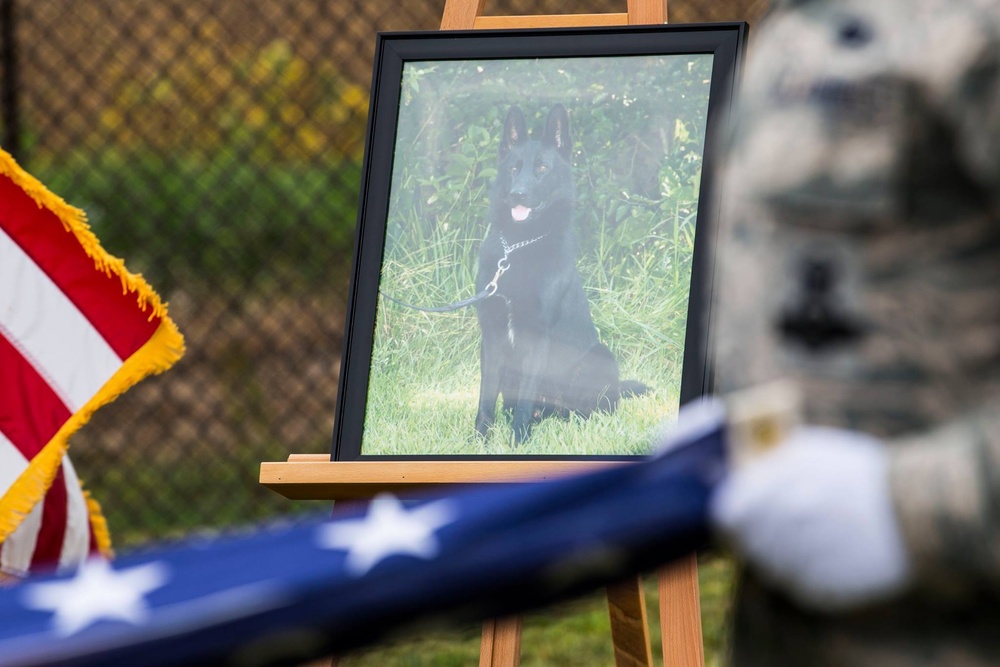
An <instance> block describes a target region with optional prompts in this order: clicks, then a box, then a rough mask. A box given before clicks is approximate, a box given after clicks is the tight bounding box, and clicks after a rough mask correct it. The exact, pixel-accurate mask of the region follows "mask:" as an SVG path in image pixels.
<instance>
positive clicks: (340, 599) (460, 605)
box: [0, 418, 726, 666]
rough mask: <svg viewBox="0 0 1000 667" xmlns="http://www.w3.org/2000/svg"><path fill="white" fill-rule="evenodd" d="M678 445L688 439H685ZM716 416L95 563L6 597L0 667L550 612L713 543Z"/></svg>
mask: <svg viewBox="0 0 1000 667" xmlns="http://www.w3.org/2000/svg"><path fill="white" fill-rule="evenodd" d="M678 437H681V438H682V439H681V440H678ZM724 440H725V436H724V428H723V423H722V420H721V418H719V419H716V420H713V421H710V422H705V423H703V424H702V425H701V427H700V428H698V429H695V430H691V429H687V430H686V431H685V432H684V433H682V434H679V436H674V437H673V441H672V442H671V446H670V447H668V448H667V450H666V451H664V452H663V453H662V454H660V455H658V456H655V457H653V458H650V459H645V460H642V461H639V462H636V463H628V464H624V465H620V466H615V467H610V468H608V469H605V470H601V471H599V472H594V473H589V474H585V475H579V476H574V477H568V478H565V479H561V480H556V481H552V482H544V483H531V484H529V483H525V484H511V485H502V486H493V485H490V486H489V487H477V488H473V489H469V490H466V491H463V492H460V493H453V494H448V495H438V496H433V497H427V498H424V499H421V500H417V501H407V502H403V501H400V500H398V499H397V498H395V497H393V496H390V495H383V496H379V497H376V498H375V499H374V500H373V501H372V502H371V504H370V505H369V506H368V507H367V508H366V509H365V510H364V511H359V512H356V513H354V514H346V513H345V515H344V516H342V517H339V518H337V519H335V520H332V521H330V520H314V521H310V522H305V523H302V524H296V525H294V526H286V527H281V528H276V527H271V528H268V529H262V530H261V531H260V532H258V533H256V534H253V535H249V536H239V537H227V538H220V539H216V540H211V541H208V540H203V541H192V542H187V543H184V544H180V545H175V546H171V547H168V548H164V549H161V550H156V551H148V552H145V553H141V554H133V555H130V556H123V557H120V558H118V559H117V560H116V561H115V563H114V564H109V563H107V562H105V561H101V560H98V561H90V562H88V563H87V564H85V565H84V566H83V567H81V568H80V570H79V571H78V572H77V573H76V574H74V575H61V576H56V577H51V578H45V579H42V578H32V579H29V580H28V581H26V582H25V583H24V584H22V585H20V586H18V587H16V588H15V589H8V590H0V619H3V622H2V623H0V663H2V664H3V665H20V666H26V665H74V666H82V665H122V666H124V665H130V666H131V665H146V666H154V665H185V666H187V665H216V664H252V665H267V664H294V663H295V661H302V660H307V659H310V658H316V657H321V656H323V655H327V654H331V653H339V652H344V651H347V650H350V649H353V648H357V647H359V646H362V645H364V644H368V643H371V642H373V641H376V640H377V639H379V638H380V637H382V636H384V635H385V634H386V633H388V632H390V631H394V630H399V629H400V628H402V627H405V626H408V625H411V624H415V623H421V624H422V623H425V622H427V621H429V620H433V619H437V620H442V619H454V620H458V619H461V620H477V619H484V618H490V617H496V616H503V615H506V614H511V613H515V612H521V611H525V610H527V609H531V608H535V607H538V606H540V605H545V604H548V603H551V602H555V601H557V600H560V599H563V598H565V597H567V596H571V595H573V594H577V593H580V592H583V591H584V590H588V589H591V588H594V587H598V586H601V585H605V584H608V583H612V582H615V581H618V580H620V579H622V578H623V577H625V576H628V575H630V574H634V573H637V572H641V571H644V570H648V569H650V568H653V567H656V566H658V565H660V564H663V563H666V562H668V561H670V560H672V559H675V558H678V557H680V556H683V555H685V554H689V553H691V552H692V551H694V550H697V549H699V548H701V547H703V546H705V545H706V544H707V541H708V538H709V531H708V527H707V522H706V512H707V504H708V499H709V496H710V493H711V490H712V488H713V485H714V483H715V481H716V480H717V479H718V478H719V477H720V476H721V475H722V474H723V472H724V469H725V465H726V461H725V458H726V453H725V449H726V448H725V445H724Z"/></svg>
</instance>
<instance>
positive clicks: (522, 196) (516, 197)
mask: <svg viewBox="0 0 1000 667" xmlns="http://www.w3.org/2000/svg"><path fill="white" fill-rule="evenodd" d="M527 200H528V193H527V192H526V191H525V190H524V189H522V188H514V189H513V190H511V191H510V201H511V203H512V204H523V203H525V202H526V201H527Z"/></svg>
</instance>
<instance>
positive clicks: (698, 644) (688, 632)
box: [659, 554, 705, 667]
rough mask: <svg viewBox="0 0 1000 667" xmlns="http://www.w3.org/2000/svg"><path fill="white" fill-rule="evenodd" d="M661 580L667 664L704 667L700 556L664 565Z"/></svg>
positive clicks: (661, 609) (682, 666)
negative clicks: (699, 580)
mask: <svg viewBox="0 0 1000 667" xmlns="http://www.w3.org/2000/svg"><path fill="white" fill-rule="evenodd" d="M659 579H660V625H661V626H662V629H663V664H664V667H703V666H704V664H705V647H704V646H703V644H702V638H701V600H700V599H699V597H698V558H697V556H696V555H695V554H691V555H690V556H687V557H686V558H683V559H681V560H679V561H677V562H676V563H673V564H671V565H668V566H667V567H664V568H663V569H661V570H660V572H659Z"/></svg>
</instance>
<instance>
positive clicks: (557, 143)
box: [543, 104, 573, 160]
mask: <svg viewBox="0 0 1000 667" xmlns="http://www.w3.org/2000/svg"><path fill="white" fill-rule="evenodd" d="M543 142H544V143H547V144H549V145H550V146H552V147H553V148H555V149H556V151H558V152H559V154H560V155H562V156H563V158H564V159H566V160H569V159H570V157H571V155H572V152H573V139H571V138H570V136H569V114H568V113H567V112H566V107H564V106H563V105H561V104H557V105H555V106H554V107H552V109H551V110H550V111H549V118H548V120H546V121H545V136H544V139H543Z"/></svg>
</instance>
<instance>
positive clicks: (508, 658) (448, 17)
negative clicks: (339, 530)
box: [260, 0, 705, 667]
mask: <svg viewBox="0 0 1000 667" xmlns="http://www.w3.org/2000/svg"><path fill="white" fill-rule="evenodd" d="M485 5H486V0H445V5H444V12H443V15H442V18H441V29H442V30H471V29H489V28H549V27H557V28H558V27H575V26H612V25H643V24H660V23H666V22H667V0H627V2H626V11H625V12H621V13H606V14H557V15H531V16H486V15H483V9H484V7H485ZM602 465H608V463H607V462H600V461H538V462H534V461H482V462H468V461H447V462H427V461H407V462H400V461H387V462H378V461H360V462H353V461H339V462H338V461H330V460H329V457H328V456H325V455H295V454H293V455H292V456H290V457H289V460H288V461H287V462H274V463H269V462H265V463H262V464H261V471H260V482H261V484H263V485H265V486H268V487H269V488H271V489H273V490H275V491H277V492H278V493H280V494H282V495H284V496H286V497H288V498H293V499H303V500H304V499H313V500H322V499H334V500H337V499H340V500H346V499H363V498H371V497H373V496H374V495H375V494H376V493H378V492H380V491H394V492H397V493H398V492H400V491H404V492H405V490H406V489H413V488H416V487H424V488H426V487H428V486H431V487H435V486H436V487H442V486H445V487H446V486H448V485H457V484H468V483H495V482H504V481H512V480H524V479H536V480H537V479H548V478H552V477H555V476H558V475H562V474H568V473H573V472H583V471H585V470H592V469H595V468H596V467H599V466H602ZM658 577H659V597H660V601H659V604H660V623H661V628H662V637H663V639H662V641H663V662H664V665H665V666H666V667H703V665H704V662H705V659H704V649H703V645H702V631H701V605H700V602H699V596H698V568H697V561H696V559H695V556H694V555H693V554H692V555H691V556H689V557H688V558H686V559H683V560H682V561H680V562H677V563H675V564H673V565H671V566H669V567H666V568H664V569H663V570H661V571H660V572H659V575H658ZM607 596H608V610H609V613H610V616H611V637H612V642H613V644H614V652H615V664H616V665H617V666H618V667H637V666H642V667H652V664H653V658H652V652H651V650H650V644H649V633H648V620H647V616H646V602H645V598H644V596H643V591H642V585H641V580H640V578H639V577H633V578H630V579H627V580H626V581H622V582H619V583H618V584H615V585H612V586H608V588H607ZM520 647H521V618H520V617H511V618H504V619H493V620H489V621H486V622H485V623H484V624H483V635H482V644H481V650H480V659H479V665H480V667H516V666H517V665H518V664H519V662H520ZM327 664H330V663H327ZM332 664H336V659H334V660H333V661H332Z"/></svg>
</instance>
